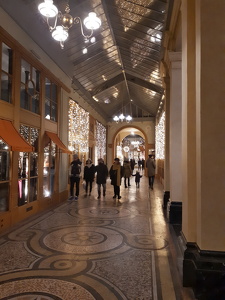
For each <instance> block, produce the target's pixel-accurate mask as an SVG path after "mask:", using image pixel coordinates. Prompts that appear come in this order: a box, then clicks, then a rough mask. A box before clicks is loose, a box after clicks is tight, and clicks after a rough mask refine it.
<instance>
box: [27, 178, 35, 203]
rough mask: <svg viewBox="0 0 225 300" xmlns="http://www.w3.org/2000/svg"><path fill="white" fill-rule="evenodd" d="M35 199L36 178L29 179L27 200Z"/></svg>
mask: <svg viewBox="0 0 225 300" xmlns="http://www.w3.org/2000/svg"><path fill="white" fill-rule="evenodd" d="M35 200H37V178H31V179H30V188H29V202H32V201H35Z"/></svg>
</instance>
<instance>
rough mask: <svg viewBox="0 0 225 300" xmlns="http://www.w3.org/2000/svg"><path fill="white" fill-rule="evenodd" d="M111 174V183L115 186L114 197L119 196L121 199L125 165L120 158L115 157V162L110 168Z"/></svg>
mask: <svg viewBox="0 0 225 300" xmlns="http://www.w3.org/2000/svg"><path fill="white" fill-rule="evenodd" d="M109 175H110V179H111V184H112V185H113V187H114V196H113V198H114V199H115V198H116V197H118V199H121V196H120V185H121V180H122V177H123V167H122V166H121V164H120V160H119V158H115V159H114V163H113V165H112V166H111V168H110V171H109Z"/></svg>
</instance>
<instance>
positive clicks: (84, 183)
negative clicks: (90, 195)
mask: <svg viewBox="0 0 225 300" xmlns="http://www.w3.org/2000/svg"><path fill="white" fill-rule="evenodd" d="M82 186H83V189H84V190H86V181H85V180H84V181H83V182H82Z"/></svg>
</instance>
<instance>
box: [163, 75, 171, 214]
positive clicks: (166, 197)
mask: <svg viewBox="0 0 225 300" xmlns="http://www.w3.org/2000/svg"><path fill="white" fill-rule="evenodd" d="M163 83H164V88H165V105H164V107H165V116H166V117H165V159H164V196H163V208H164V209H166V208H167V204H168V202H169V199H170V146H169V145H170V136H169V132H170V131H169V130H170V78H169V76H166V77H163Z"/></svg>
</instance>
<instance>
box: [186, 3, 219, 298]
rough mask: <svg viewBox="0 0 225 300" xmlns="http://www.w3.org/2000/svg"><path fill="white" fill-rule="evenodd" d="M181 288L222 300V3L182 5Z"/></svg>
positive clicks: (199, 295) (201, 295) (198, 294)
mask: <svg viewBox="0 0 225 300" xmlns="http://www.w3.org/2000/svg"><path fill="white" fill-rule="evenodd" d="M182 18H183V19H182V31H183V32H182V40H183V52H182V64H183V65H182V70H183V73H182V93H183V95H182V100H183V103H182V105H183V110H182V124H183V126H182V128H183V130H182V150H183V155H182V159H183V215H184V216H183V223H182V232H183V235H184V238H185V239H186V246H187V249H186V250H185V253H184V263H183V280H184V286H191V287H192V288H193V289H194V292H195V295H196V298H197V299H222V297H223V295H224V276H225V267H224V260H225V200H224V198H225V184H224V183H225V150H224V149H225V139H224V128H225V117H224V112H225V101H224V78H225V55H224V48H225V39H224V37H223V33H225V22H224V18H225V2H224V1H222V0H218V1H216V5H215V3H214V2H213V1H210V0H204V1H203V0H197V1H194V0H184V1H183V2H182Z"/></svg>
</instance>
